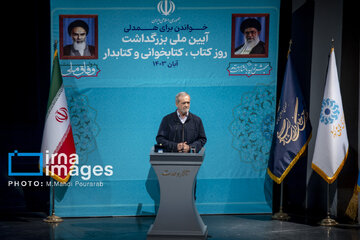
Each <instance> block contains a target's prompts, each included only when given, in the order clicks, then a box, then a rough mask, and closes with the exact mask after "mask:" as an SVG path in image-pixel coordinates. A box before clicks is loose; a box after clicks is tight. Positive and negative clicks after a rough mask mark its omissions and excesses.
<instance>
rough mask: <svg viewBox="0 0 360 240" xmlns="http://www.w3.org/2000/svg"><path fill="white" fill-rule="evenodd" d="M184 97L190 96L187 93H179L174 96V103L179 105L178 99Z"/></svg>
mask: <svg viewBox="0 0 360 240" xmlns="http://www.w3.org/2000/svg"><path fill="white" fill-rule="evenodd" d="M184 96H189V97H190V95H189V94H188V93H187V92H179V93H178V94H176V96H175V102H176V103H179V98H180V97H184Z"/></svg>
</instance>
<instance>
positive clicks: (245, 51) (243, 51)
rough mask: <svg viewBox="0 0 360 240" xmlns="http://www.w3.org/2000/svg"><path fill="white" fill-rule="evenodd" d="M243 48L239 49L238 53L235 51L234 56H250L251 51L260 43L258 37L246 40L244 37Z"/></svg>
mask: <svg viewBox="0 0 360 240" xmlns="http://www.w3.org/2000/svg"><path fill="white" fill-rule="evenodd" d="M244 42H245V44H244V46H242V48H240V49H239V50H238V51H236V53H235V54H236V55H239V54H250V52H251V50H252V49H253V48H254V47H255V46H256V45H257V44H258V43H259V42H260V39H259V36H256V37H255V38H254V39H250V40H248V39H246V37H245V36H244Z"/></svg>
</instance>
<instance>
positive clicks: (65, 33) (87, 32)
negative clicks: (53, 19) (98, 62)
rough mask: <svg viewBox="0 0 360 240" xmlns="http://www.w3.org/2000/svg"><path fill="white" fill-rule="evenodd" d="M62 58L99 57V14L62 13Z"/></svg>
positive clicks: (60, 31)
mask: <svg viewBox="0 0 360 240" xmlns="http://www.w3.org/2000/svg"><path fill="white" fill-rule="evenodd" d="M59 26H60V29H59V33H60V46H59V48H60V59H98V16H97V15H60V16H59Z"/></svg>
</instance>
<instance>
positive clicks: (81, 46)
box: [73, 41, 86, 56]
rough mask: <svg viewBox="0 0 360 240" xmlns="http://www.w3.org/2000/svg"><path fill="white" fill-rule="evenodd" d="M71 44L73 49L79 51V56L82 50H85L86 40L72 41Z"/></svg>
mask: <svg viewBox="0 0 360 240" xmlns="http://www.w3.org/2000/svg"><path fill="white" fill-rule="evenodd" d="M73 46H74V49H75V50H77V51H79V53H80V55H81V56H83V55H84V51H85V48H86V41H82V42H77V41H74V42H73Z"/></svg>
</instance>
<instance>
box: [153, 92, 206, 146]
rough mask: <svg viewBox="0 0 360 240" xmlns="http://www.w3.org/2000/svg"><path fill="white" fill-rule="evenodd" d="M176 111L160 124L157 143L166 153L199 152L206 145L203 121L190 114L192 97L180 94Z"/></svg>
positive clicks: (176, 101) (183, 93)
mask: <svg viewBox="0 0 360 240" xmlns="http://www.w3.org/2000/svg"><path fill="white" fill-rule="evenodd" d="M175 105H176V107H177V109H176V111H175V112H173V113H170V114H168V115H166V116H165V117H164V118H163V119H162V121H161V124H160V127H159V131H158V134H157V136H156V141H157V143H158V144H162V146H163V147H164V151H165V152H186V153H187V152H190V150H193V151H195V152H199V151H200V150H201V148H202V147H203V146H204V145H205V143H206V135H205V130H204V126H203V123H202V121H201V119H200V118H199V117H198V116H196V115H195V114H192V113H190V112H189V110H190V95H189V94H187V93H186V92H180V93H178V94H177V95H176V97H175Z"/></svg>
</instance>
